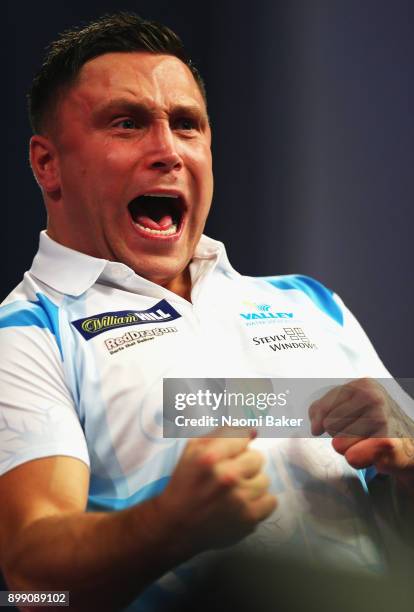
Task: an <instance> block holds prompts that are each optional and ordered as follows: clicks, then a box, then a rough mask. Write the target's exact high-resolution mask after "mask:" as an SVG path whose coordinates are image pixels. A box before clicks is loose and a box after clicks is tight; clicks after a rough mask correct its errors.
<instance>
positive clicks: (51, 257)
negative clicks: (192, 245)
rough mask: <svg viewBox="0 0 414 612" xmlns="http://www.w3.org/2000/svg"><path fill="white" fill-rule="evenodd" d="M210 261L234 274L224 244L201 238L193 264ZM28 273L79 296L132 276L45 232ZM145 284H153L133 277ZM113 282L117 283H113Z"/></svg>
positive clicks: (115, 264)
mask: <svg viewBox="0 0 414 612" xmlns="http://www.w3.org/2000/svg"><path fill="white" fill-rule="evenodd" d="M206 259H207V260H211V261H212V262H215V264H216V265H217V266H220V267H221V268H223V269H224V270H226V271H227V272H228V273H233V274H235V271H234V270H233V268H232V267H231V265H230V263H229V261H228V258H227V254H226V249H225V247H224V244H223V243H222V242H219V241H218V240H213V239H212V238H208V236H205V235H203V236H202V237H201V239H200V241H199V243H198V245H197V247H196V250H195V253H194V257H193V259H192V263H193V264H195V265H197V264H198V263H201V262H202V261H203V260H206ZM30 272H31V274H32V275H33V276H34V277H36V278H37V279H39V280H40V281H42V282H43V283H45V284H46V285H48V286H49V287H51V288H52V289H54V290H55V291H58V292H59V293H64V294H66V295H71V296H74V297H78V296H80V295H81V294H82V293H84V292H85V291H87V290H88V289H90V288H91V287H92V285H94V284H95V283H96V281H98V279H100V278H102V280H103V281H104V282H105V283H108V281H109V282H110V280H111V278H112V279H113V280H114V284H119V279H120V278H121V277H122V276H128V275H131V274H134V272H133V271H132V270H131V269H130V268H129V267H128V266H126V265H125V264H122V263H119V262H114V261H108V260H106V259H99V258H97V257H91V256H90V255H85V253H80V252H79V251H74V250H73V249H69V248H68V247H65V246H63V245H62V244H60V243H58V242H55V240H52V238H50V236H48V235H47V233H46V230H43V231H42V232H41V233H40V240H39V250H38V252H37V254H36V256H35V258H34V260H33V263H32V267H31V269H30ZM135 277H136V278H137V279H140V280H142V282H143V283H144V284H149V285H151V286H153V285H154V283H151V281H148V280H147V279H145V278H143V277H140V276H138V275H135ZM115 281H116V282H115Z"/></svg>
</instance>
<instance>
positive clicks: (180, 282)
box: [162, 266, 191, 302]
mask: <svg viewBox="0 0 414 612" xmlns="http://www.w3.org/2000/svg"><path fill="white" fill-rule="evenodd" d="M162 286H163V287H165V289H168V290H169V291H172V292H173V293H176V294H177V295H179V296H180V297H182V298H184V299H185V300H187V301H188V302H191V276H190V270H189V267H188V266H187V267H186V268H185V269H184V270H183V271H182V272H181V274H179V275H178V276H176V277H175V278H174V279H173V280H172V281H170V282H168V283H166V284H164V283H162Z"/></svg>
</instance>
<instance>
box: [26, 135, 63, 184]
mask: <svg viewBox="0 0 414 612" xmlns="http://www.w3.org/2000/svg"><path fill="white" fill-rule="evenodd" d="M30 165H31V167H32V170H33V174H34V175H35V178H36V181H37V182H38V184H39V186H40V188H41V189H42V190H43V191H45V192H55V191H57V190H58V189H59V188H60V172H59V160H58V155H57V151H56V147H55V146H54V144H53V142H52V141H51V140H49V138H46V137H45V136H39V135H38V134H36V135H35V136H32V138H31V139H30Z"/></svg>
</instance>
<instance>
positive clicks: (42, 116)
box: [27, 12, 207, 133]
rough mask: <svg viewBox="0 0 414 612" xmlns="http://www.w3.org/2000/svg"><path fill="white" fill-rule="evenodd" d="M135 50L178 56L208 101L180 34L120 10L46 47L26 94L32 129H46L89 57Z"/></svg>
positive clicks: (66, 32) (61, 36)
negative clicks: (61, 99) (47, 120)
mask: <svg viewBox="0 0 414 612" xmlns="http://www.w3.org/2000/svg"><path fill="white" fill-rule="evenodd" d="M134 51H145V52H149V53H154V54H165V55H173V56H175V57H178V59H180V60H181V61H182V62H183V63H184V64H185V65H186V66H188V68H189V69H190V71H191V73H192V75H193V76H194V79H195V81H196V83H197V85H198V87H199V89H200V92H201V94H202V96H203V98H204V101H205V102H206V103H207V100H206V90H205V85H204V82H203V79H202V78H201V76H200V74H199V72H198V70H197V68H196V67H195V66H194V64H193V62H192V61H191V60H190V58H189V57H188V56H187V54H186V52H185V50H184V46H183V43H182V42H181V40H180V38H179V37H178V36H177V34H175V32H173V31H172V30H170V28H168V27H167V26H164V25H162V24H160V23H157V22H155V21H148V20H145V19H142V18H141V17H139V16H138V15H136V14H135V13H129V12H128V13H127V12H121V13H116V14H112V15H104V16H103V17H101V18H100V19H97V20H96V21H93V22H91V23H89V24H88V25H86V26H85V27H78V28H74V29H71V30H66V31H65V32H63V33H62V34H60V36H59V38H58V39H57V40H56V41H55V42H53V43H51V44H50V45H49V46H48V47H47V49H46V56H45V59H44V61H43V64H42V66H41V68H40V70H39V72H38V73H37V74H36V76H35V78H34V79H33V83H32V87H31V89H30V92H29V94H28V96H27V98H28V103H29V116H30V123H31V126H32V129H33V132H34V133H41V132H42V131H44V129H45V127H46V116H48V117H50V116H51V115H53V114H54V111H55V108H56V103H57V100H58V98H59V95H60V94H61V93H62V91H64V90H65V88H69V87H70V86H71V85H73V83H74V82H75V81H76V78H77V76H78V74H79V72H80V70H81V68H82V66H83V65H84V64H85V63H86V62H87V61H88V60H91V59H93V58H94V57H98V56H99V55H103V54H104V53H111V52H134Z"/></svg>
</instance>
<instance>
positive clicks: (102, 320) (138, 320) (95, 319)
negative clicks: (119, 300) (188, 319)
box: [71, 300, 181, 340]
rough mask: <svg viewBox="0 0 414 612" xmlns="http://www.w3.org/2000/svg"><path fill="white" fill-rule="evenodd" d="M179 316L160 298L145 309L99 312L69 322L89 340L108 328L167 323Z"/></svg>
mask: <svg viewBox="0 0 414 612" xmlns="http://www.w3.org/2000/svg"><path fill="white" fill-rule="evenodd" d="M180 317H181V315H180V313H179V312H177V311H176V310H175V308H173V307H172V306H171V304H169V303H168V302H167V300H161V301H160V302H158V303H157V304H155V306H152V307H151V308H147V309H146V310H118V311H116V312H101V313H100V314H97V315H93V316H92V317H86V318H84V319H78V320H77V321H71V323H72V325H73V326H74V327H75V328H76V329H77V330H78V332H79V333H80V334H81V335H82V336H83V337H84V338H85V340H91V338H95V337H96V336H99V334H103V332H106V331H108V330H110V329H115V328H118V327H128V326H130V325H146V324H148V323H168V322H169V321H174V320H175V319H178V318H180Z"/></svg>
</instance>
